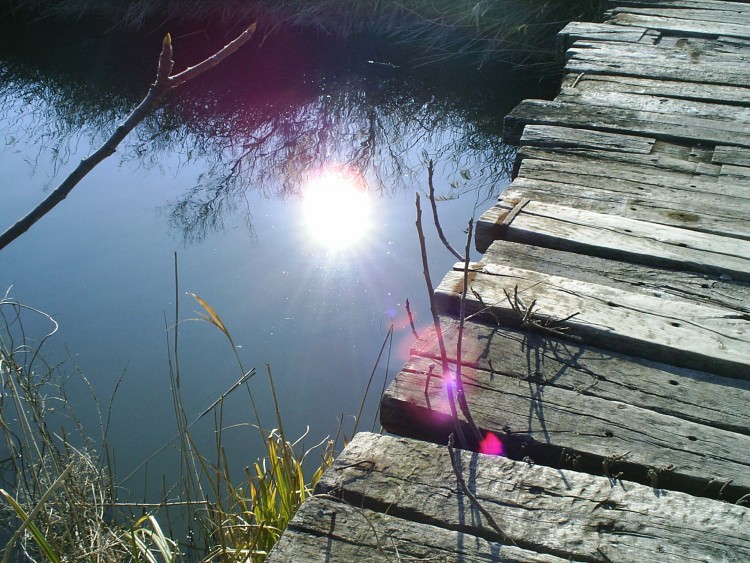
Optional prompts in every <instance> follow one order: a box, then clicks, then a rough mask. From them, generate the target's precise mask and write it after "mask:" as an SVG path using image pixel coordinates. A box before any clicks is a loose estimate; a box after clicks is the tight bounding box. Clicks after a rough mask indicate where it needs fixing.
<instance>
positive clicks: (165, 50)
mask: <svg viewBox="0 0 750 563" xmlns="http://www.w3.org/2000/svg"><path fill="white" fill-rule="evenodd" d="M255 27H256V25H255V24H252V25H251V26H250V27H248V28H247V29H246V30H245V31H244V32H242V33H241V34H240V35H239V36H238V37H237V38H236V39H234V40H233V41H231V42H230V43H228V44H227V45H225V46H224V47H223V48H222V49H220V50H219V51H217V52H216V53H214V54H213V55H211V56H210V57H208V58H207V59H205V60H204V61H202V62H200V63H198V64H197V65H195V66H191V67H188V68H187V69H185V70H183V71H182V72H179V73H177V74H175V75H171V72H172V68H173V66H174V61H173V60H172V38H171V36H170V35H169V34H168V33H167V35H166V37H165V38H164V41H163V42H162V48H161V53H160V54H159V65H158V68H157V71H156V80H155V81H154V83H153V84H152V85H151V87H150V88H149V90H148V92H147V93H146V97H145V98H143V100H142V101H141V103H140V104H138V106H137V107H136V108H135V109H134V110H133V111H132V112H131V113H130V115H129V116H128V117H127V119H125V121H123V122H122V123H121V124H120V125H119V126H118V127H117V129H115V132H114V133H112V135H111V136H110V137H109V139H107V140H106V141H105V142H104V144H103V145H102V146H101V147H99V148H98V149H97V150H96V151H95V152H93V153H92V154H91V155H89V156H87V157H86V158H84V159H83V160H81V162H80V163H79V164H78V166H77V167H76V169H75V170H73V172H71V173H70V175H69V176H68V177H67V178H65V180H64V181H63V182H62V183H61V184H60V185H59V186H58V187H57V188H55V189H54V190H53V191H52V192H51V193H50V194H49V195H48V196H47V197H46V198H45V199H44V201H42V202H41V203H40V204H39V205H37V206H36V207H35V208H34V209H33V210H32V211H31V212H30V213H29V214H28V215H26V216H25V217H23V218H22V219H20V220H19V221H18V222H16V224H15V225H13V226H12V227H10V228H9V229H8V230H7V231H5V232H4V233H3V234H2V235H0V250H2V249H3V248H5V247H6V246H8V245H9V244H10V243H11V242H13V241H14V240H16V239H17V238H18V237H20V236H21V235H22V234H23V233H25V232H26V231H28V230H29V229H30V228H31V226H32V225H33V224H34V223H36V222H37V221H39V219H41V218H42V217H44V216H45V215H46V214H47V213H49V212H50V211H52V209H54V207H55V206H56V205H57V204H58V203H60V202H61V201H62V200H64V199H65V198H66V197H67V196H68V194H69V193H70V192H71V191H72V190H73V188H74V187H75V186H76V185H77V184H78V183H79V182H80V181H81V180H82V179H83V178H84V177H85V176H86V175H87V174H88V173H89V172H91V170H93V169H94V167H95V166H96V165H97V164H99V163H100V162H101V161H102V160H104V159H105V158H107V157H109V156H111V155H113V154H114V153H115V149H116V148H117V146H118V145H119V144H120V143H121V142H122V140H123V139H124V138H125V137H126V136H127V135H128V133H130V131H132V130H133V129H134V128H135V126H136V125H138V123H140V122H141V121H143V119H144V118H145V117H146V115H148V113H149V112H150V111H151V110H152V109H153V108H155V107H156V106H157V105H158V104H159V103H160V102H161V100H162V99H163V98H164V96H165V95H166V94H167V93H168V92H170V91H171V90H172V89H174V88H177V87H178V86H180V85H182V84H184V83H185V82H187V81H189V80H192V79H194V78H195V77H197V76H199V75H201V74H203V73H204V72H205V71H207V70H208V69H210V68H213V67H215V66H216V65H218V64H219V63H220V62H221V61H223V60H224V59H226V58H227V57H228V56H229V55H231V54H232V53H234V52H235V51H237V50H238V49H239V48H240V47H242V46H243V45H244V44H245V43H247V41H249V40H250V38H251V37H252V36H253V33H255Z"/></svg>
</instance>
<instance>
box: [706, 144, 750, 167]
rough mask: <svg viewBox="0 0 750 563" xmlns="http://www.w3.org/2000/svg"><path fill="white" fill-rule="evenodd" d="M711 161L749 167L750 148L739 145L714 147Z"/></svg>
mask: <svg viewBox="0 0 750 563" xmlns="http://www.w3.org/2000/svg"><path fill="white" fill-rule="evenodd" d="M712 162H714V163H717V164H732V165H735V166H745V167H750V149H742V148H739V147H716V150H715V151H714V157H713V160H712Z"/></svg>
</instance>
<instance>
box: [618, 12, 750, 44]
mask: <svg viewBox="0 0 750 563" xmlns="http://www.w3.org/2000/svg"><path fill="white" fill-rule="evenodd" d="M625 10H626V9H621V10H619V11H617V12H616V13H614V14H613V16H612V17H610V18H608V19H607V23H610V24H614V25H626V26H636V27H647V28H649V29H654V30H656V31H660V32H668V33H681V34H683V35H686V36H697V37H718V36H727V37H738V38H740V39H750V24H748V23H747V19H743V20H741V21H739V22H732V21H730V22H727V21H723V20H720V19H718V18H717V19H714V20H713V21H711V20H708V19H703V18H704V17H705V15H706V14H707V13H710V11H709V10H705V11H704V10H699V11H696V12H697V13H694V14H693V13H687V10H685V11H683V12H682V14H680V15H682V16H691V17H685V18H678V17H675V16H677V14H676V13H673V14H665V15H656V13H655V12H651V13H634V12H635V11H634V10H631V11H625ZM675 12H676V10H675ZM693 15H694V17H692V16H693Z"/></svg>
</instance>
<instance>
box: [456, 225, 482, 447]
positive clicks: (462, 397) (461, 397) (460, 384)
mask: <svg viewBox="0 0 750 563" xmlns="http://www.w3.org/2000/svg"><path fill="white" fill-rule="evenodd" d="M473 230H474V219H473V218H472V219H469V228H468V231H467V235H466V251H465V256H466V258H465V259H464V287H463V291H462V292H461V305H460V313H459V322H458V342H457V343H456V396H457V397H458V405H459V406H460V407H461V412H463V413H464V417H465V418H466V421H467V422H468V423H469V427H470V428H471V431H472V432H473V434H474V439H475V440H476V441H477V444H479V443H481V442H482V433H481V432H480V431H479V428H477V425H476V423H475V422H474V417H473V416H471V411H470V410H469V403H468V402H467V401H466V393H465V392H464V381H463V379H462V378H461V368H462V361H461V354H462V347H463V338H464V321H465V320H466V293H467V291H468V289H469V252H470V250H471V234H472V232H473Z"/></svg>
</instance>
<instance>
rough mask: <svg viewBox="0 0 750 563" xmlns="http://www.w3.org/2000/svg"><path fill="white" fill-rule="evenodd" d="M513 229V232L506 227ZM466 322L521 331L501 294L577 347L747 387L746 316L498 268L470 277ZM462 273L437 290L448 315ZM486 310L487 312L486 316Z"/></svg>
mask: <svg viewBox="0 0 750 563" xmlns="http://www.w3.org/2000/svg"><path fill="white" fill-rule="evenodd" d="M511 228H512V227H511ZM469 278H470V283H469V287H470V289H471V293H472V295H470V296H468V297H467V300H466V307H467V311H468V312H469V313H468V314H471V313H477V312H480V311H481V312H482V314H483V315H484V316H486V317H488V318H490V319H499V320H501V321H502V322H503V323H504V324H506V325H507V326H514V325H515V326H520V324H521V318H520V317H519V314H518V313H517V311H515V310H513V309H512V308H511V304H510V303H509V302H508V299H507V298H506V292H507V293H508V294H510V295H513V294H514V292H515V291H517V292H518V296H519V298H520V299H521V300H522V301H523V302H524V303H525V304H526V306H528V307H530V306H531V303H534V302H536V307H535V308H534V311H535V313H536V314H537V315H538V316H539V318H540V319H542V320H544V319H546V318H549V319H568V317H570V316H571V315H576V316H575V317H573V318H569V319H568V320H566V321H564V322H562V323H561V326H563V327H565V330H567V331H568V334H570V335H571V336H574V337H576V341H580V342H582V343H586V344H590V345H592V346H597V347H600V348H604V349H607V350H614V351H617V352H621V353H624V354H632V355H636V356H639V357H641V358H646V359H650V360H654V361H657V362H662V363H668V364H672V365H675V366H680V367H688V368H693V369H699V370H703V371H707V372H710V373H715V374H718V375H724V376H727V377H737V378H742V379H750V315H747V314H738V313H736V312H734V311H728V310H725V309H719V308H716V307H710V306H706V305H699V304H697V303H690V302H689V301H685V300H677V299H671V298H668V297H666V296H663V295H662V296H657V295H644V294H640V293H633V292H630V291H624V290H622V289H619V288H613V287H609V286H604V285H600V284H592V283H587V282H583V281H579V280H571V279H569V278H567V277H563V276H553V275H548V274H544V273H542V272H536V271H533V270H524V269H521V268H514V267H512V266H506V265H499V264H484V265H483V266H482V267H481V271H473V272H471V275H470V276H469ZM462 287H463V272H448V274H446V276H445V278H444V279H443V281H442V282H441V284H440V285H439V286H438V288H437V289H436V290H435V298H436V299H437V300H438V302H439V303H440V304H441V307H443V310H444V311H446V312H453V313H457V312H458V303H457V298H458V296H459V295H460V291H461V288H462ZM487 307H489V309H486V308H487Z"/></svg>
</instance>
